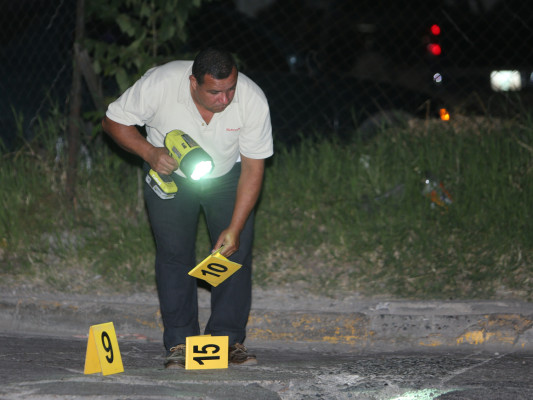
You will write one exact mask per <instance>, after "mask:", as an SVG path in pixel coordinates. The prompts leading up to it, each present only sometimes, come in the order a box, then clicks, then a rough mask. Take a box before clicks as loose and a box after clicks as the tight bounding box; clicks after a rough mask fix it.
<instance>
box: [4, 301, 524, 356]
mask: <svg viewBox="0 0 533 400" xmlns="http://www.w3.org/2000/svg"><path fill="white" fill-rule="evenodd" d="M259 306H260V305H259ZM208 314H209V310H208V309H207V308H206V307H202V306H201V307H200V322H201V323H202V326H203V325H205V322H206V321H207V318H208ZM109 321H112V322H113V324H114V326H115V331H116V332H117V336H119V338H120V337H122V338H131V339H146V340H155V341H160V340H161V336H162V323H161V319H160V314H159V309H158V305H157V303H156V301H155V300H153V299H151V300H149V301H145V300H140V301H139V300H138V301H130V300H128V299H119V300H118V301H116V300H113V299H104V298H95V297H94V296H70V297H69V296H62V297H61V298H57V296H55V295H54V296H52V295H39V296H14V295H0V331H3V332H9V333H13V332H18V333H28V334H50V335H68V336H79V337H86V336H87V334H88V331H89V327H90V326H91V325H96V324H101V323H104V322H109ZM265 342H268V343H270V342H291V343H304V344H310V345H315V344H317V345H318V344H324V345H328V344H331V345H342V346H345V347H346V348H348V349H353V350H380V351H383V350H401V349H410V350H414V349H426V350H427V349H428V348H429V349H431V348H434V349H437V348H464V347H476V348H480V349H490V350H506V351H508V350H533V304H531V303H523V302H494V301H487V302H411V301H409V302H408V301H390V302H383V301H380V302H358V303H357V305H356V306H355V305H354V307H353V310H352V311H346V312H337V311H335V309H333V310H331V311H330V310H323V309H318V310H298V309H294V307H293V308H292V309H286V310H281V309H263V308H254V309H252V312H251V315H250V319H249V323H248V337H247V343H265Z"/></svg>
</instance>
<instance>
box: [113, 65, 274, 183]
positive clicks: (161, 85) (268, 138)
mask: <svg viewBox="0 0 533 400" xmlns="http://www.w3.org/2000/svg"><path fill="white" fill-rule="evenodd" d="M191 74H192V61H172V62H169V63H168V64H165V65H162V66H159V67H155V68H152V69H150V70H149V71H147V72H146V74H145V75H144V76H143V77H141V78H140V79H139V80H138V81H137V82H136V83H135V84H134V85H133V86H132V87H130V88H129V89H127V90H126V91H125V92H124V93H123V94H122V96H120V97H119V98H118V99H117V100H116V101H114V102H113V103H111V104H110V105H109V108H108V109H107V113H106V115H107V117H108V118H109V119H111V120H113V121H115V122H118V123H120V124H123V125H129V126H131V125H138V126H146V132H147V135H148V136H147V140H148V142H150V143H151V144H152V145H154V146H156V147H164V140H165V136H166V134H167V133H168V132H170V131H172V130H174V129H179V130H181V131H183V132H185V133H187V134H188V135H189V136H191V137H192V138H193V139H194V140H195V141H196V142H197V143H198V144H199V145H200V146H201V147H202V148H203V149H204V150H205V151H206V152H207V153H208V154H209V155H210V156H211V157H212V158H213V161H214V163H215V168H214V170H213V172H212V173H211V174H210V176H209V177H210V178H216V177H219V176H222V175H224V174H226V173H227V172H229V170H230V169H231V168H232V167H233V165H234V164H235V163H236V162H237V161H238V160H239V159H240V154H242V155H244V156H245V157H248V158H253V159H264V158H268V157H270V156H271V155H272V154H273V153H274V150H273V143H272V126H271V124H270V112H269V108H268V103H267V99H266V97H265V95H264V93H263V91H262V90H261V89H260V88H259V86H257V85H256V84H255V83H254V82H253V81H252V80H251V79H250V78H248V77H247V76H245V75H244V74H242V73H239V76H238V79H237V88H236V90H235V97H234V98H233V101H232V102H231V103H230V104H229V106H228V107H226V109H225V110H224V111H222V112H220V113H215V114H214V115H213V118H212V119H211V122H210V123H209V124H207V123H206V122H205V121H204V120H203V118H202V117H201V115H200V112H199V111H198V109H197V108H196V105H195V104H194V101H193V100H192V97H191V92H190V86H189V76H190V75H191ZM176 172H177V173H178V174H180V175H181V176H183V173H182V172H181V171H179V170H178V171H176Z"/></svg>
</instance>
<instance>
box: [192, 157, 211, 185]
mask: <svg viewBox="0 0 533 400" xmlns="http://www.w3.org/2000/svg"><path fill="white" fill-rule="evenodd" d="M212 168H213V163H212V162H211V161H200V162H199V163H198V164H196V166H195V167H194V171H193V172H192V174H191V179H192V180H193V181H197V180H198V179H200V178H202V177H203V176H205V175H207V174H208V173H210V172H211V169H212Z"/></svg>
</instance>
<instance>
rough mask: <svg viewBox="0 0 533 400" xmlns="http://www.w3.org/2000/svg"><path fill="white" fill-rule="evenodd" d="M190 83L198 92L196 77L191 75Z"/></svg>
mask: <svg viewBox="0 0 533 400" xmlns="http://www.w3.org/2000/svg"><path fill="white" fill-rule="evenodd" d="M189 82H190V83H191V87H192V89H193V90H196V88H197V86H198V81H197V80H196V77H195V76H194V75H189Z"/></svg>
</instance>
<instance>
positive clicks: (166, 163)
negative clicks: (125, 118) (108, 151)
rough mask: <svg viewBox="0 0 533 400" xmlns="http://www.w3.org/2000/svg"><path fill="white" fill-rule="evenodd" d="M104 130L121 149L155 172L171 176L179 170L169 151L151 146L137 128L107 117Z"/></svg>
mask: <svg viewBox="0 0 533 400" xmlns="http://www.w3.org/2000/svg"><path fill="white" fill-rule="evenodd" d="M102 128H103V129H104V131H105V132H106V133H107V134H108V135H109V136H111V138H112V139H113V140H114V141H115V142H116V143H117V144H118V145H119V146H120V147H122V148H123V149H124V150H126V151H128V152H130V153H133V154H136V155H138V156H139V157H141V158H142V159H143V160H144V161H146V162H147V163H148V164H150V167H151V168H152V169H153V170H154V171H156V172H158V173H160V174H164V175H170V174H171V173H172V171H174V170H175V169H177V168H178V163H177V162H176V160H174V159H173V158H172V157H171V156H170V155H169V154H168V150H167V149H165V148H164V147H155V146H153V145H152V144H150V143H149V142H148V141H147V140H146V139H145V138H144V137H143V135H141V133H140V132H139V131H138V130H137V128H136V127H135V126H128V125H122V124H119V123H118V122H115V121H113V120H111V119H109V118H107V117H105V118H104V119H103V120H102Z"/></svg>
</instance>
